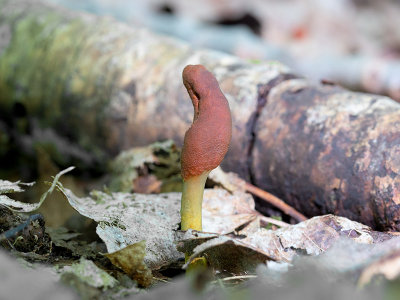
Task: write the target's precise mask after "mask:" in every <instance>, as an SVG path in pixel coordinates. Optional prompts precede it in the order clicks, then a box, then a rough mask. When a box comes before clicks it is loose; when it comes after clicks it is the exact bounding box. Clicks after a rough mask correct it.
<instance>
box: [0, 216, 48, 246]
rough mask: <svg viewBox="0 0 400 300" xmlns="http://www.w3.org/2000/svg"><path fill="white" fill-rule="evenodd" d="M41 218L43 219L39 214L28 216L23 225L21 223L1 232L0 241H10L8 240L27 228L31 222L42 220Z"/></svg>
mask: <svg viewBox="0 0 400 300" xmlns="http://www.w3.org/2000/svg"><path fill="white" fill-rule="evenodd" d="M42 218H43V217H42V215H41V214H35V215H31V216H29V218H28V219H27V220H26V221H25V222H24V223H21V224H19V225H17V226H15V227H13V228H11V229H9V230H7V231H5V232H3V233H2V234H0V241H3V240H7V239H10V238H12V237H14V236H16V235H17V234H18V233H20V232H21V231H22V230H24V229H25V228H26V227H28V226H29V224H31V222H33V221H35V220H38V219H42Z"/></svg>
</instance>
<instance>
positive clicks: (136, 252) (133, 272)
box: [105, 241, 153, 288]
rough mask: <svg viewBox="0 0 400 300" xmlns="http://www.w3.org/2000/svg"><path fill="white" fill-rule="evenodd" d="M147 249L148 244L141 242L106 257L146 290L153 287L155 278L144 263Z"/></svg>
mask: <svg viewBox="0 0 400 300" xmlns="http://www.w3.org/2000/svg"><path fill="white" fill-rule="evenodd" d="M145 249H146V242H145V241H141V242H138V243H135V244H132V245H129V246H127V247H125V248H123V249H121V250H118V251H116V252H113V253H108V254H105V256H106V257H108V259H109V260H110V261H111V263H112V264H113V265H114V266H116V267H118V268H120V269H122V270H123V271H124V272H125V273H126V274H127V275H129V276H130V277H131V278H132V279H133V280H136V282H137V283H138V284H139V285H140V286H142V287H145V288H146V287H149V286H150V285H151V283H152V279H153V276H152V274H151V271H150V269H149V268H147V266H146V264H145V263H144V261H143V260H144V257H145V255H146V250H145Z"/></svg>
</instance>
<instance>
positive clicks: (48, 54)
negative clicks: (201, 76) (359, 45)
mask: <svg viewBox="0 0 400 300" xmlns="http://www.w3.org/2000/svg"><path fill="white" fill-rule="evenodd" d="M0 33H1V36H2V39H1V42H0V114H1V120H0V125H2V124H14V123H13V122H14V121H13V116H14V115H13V114H17V115H19V114H18V112H19V111H21V110H22V111H23V110H26V116H27V118H28V119H29V122H30V123H29V124H37V123H39V126H41V127H51V128H53V129H54V130H55V131H57V132H58V133H59V134H60V135H62V136H63V137H67V138H68V139H69V140H70V141H72V142H74V143H76V145H77V147H78V148H79V149H78V150H82V149H83V150H85V151H87V152H88V153H90V155H91V156H95V157H97V158H98V159H97V161H98V162H100V163H103V164H104V163H105V161H104V160H103V159H104V157H105V155H114V154H116V153H118V152H119V151H121V150H123V149H127V148H130V147H132V146H139V145H145V144H148V143H151V142H154V141H157V140H162V139H166V138H172V139H174V140H175V141H176V142H177V143H178V144H181V143H182V141H183V136H184V132H185V131H186V130H187V128H188V127H189V126H190V124H191V123H192V119H193V108H192V104H191V101H190V99H189V97H188V95H187V93H186V91H185V89H184V87H183V84H182V78H181V74H182V70H183V68H184V67H185V66H186V65H187V64H203V65H205V66H206V67H207V68H208V69H210V70H211V71H212V72H213V73H214V74H215V76H216V77H217V79H218V81H219V83H220V86H221V89H222V91H223V92H224V94H225V95H226V97H227V99H228V101H229V105H230V108H231V111H232V119H233V132H232V143H231V146H230V149H229V151H228V154H227V156H226V158H225V160H224V162H223V167H224V169H226V170H231V171H235V172H237V173H239V175H240V176H241V177H243V178H245V179H247V180H251V181H252V182H253V183H255V184H257V185H259V186H261V187H263V188H265V189H267V190H269V191H273V192H274V193H275V194H277V195H279V196H281V197H283V199H284V200H286V201H287V202H288V203H290V204H292V205H293V206H295V207H296V208H298V209H300V210H301V211H302V212H303V213H304V214H306V215H308V216H311V215H314V214H321V213H336V214H339V215H345V216H349V217H351V218H352V219H354V220H358V221H361V222H364V223H366V224H368V225H371V226H374V227H375V228H379V229H396V230H397V229H400V225H399V224H400V223H399V221H398V220H399V217H400V210H399V208H400V206H399V203H400V200H399V199H400V188H399V186H400V171H399V170H400V160H399V159H397V156H398V155H397V153H399V150H398V145H400V137H399V134H398V132H400V123H399V122H398V121H397V120H399V119H400V104H398V103H395V102H394V101H392V100H390V99H388V98H385V97H380V96H372V95H367V94H359V93H352V92H349V91H346V90H344V89H340V88H338V87H336V86H331V85H317V86H314V85H311V84H310V83H309V82H307V81H304V80H300V81H299V80H297V79H294V78H296V76H295V75H293V74H291V71H290V70H289V69H288V68H286V67H285V66H283V65H281V64H279V63H276V62H265V63H257V64H254V63H251V62H245V61H242V60H239V59H237V58H235V57H232V56H228V55H225V54H221V53H217V52H213V51H210V50H194V49H192V48H190V47H189V46H188V45H187V44H184V43H182V42H179V41H177V40H173V39H170V38H167V37H162V36H157V35H155V34H152V33H150V32H149V31H147V30H145V29H141V28H132V27H128V26H127V25H123V24H120V23H118V22H115V21H113V20H111V19H108V18H100V17H94V16H90V15H87V14H81V13H73V12H68V11H66V10H64V9H61V8H59V7H56V6H51V5H47V4H43V3H41V2H38V1H27V0H0ZM16 112H17V113H16ZM33 119H36V123H35V122H33V123H32V120H33ZM2 122H3V123H2ZM14 125H15V124H14ZM14 125H13V126H14ZM10 126H11V125H10ZM1 130H2V127H1V126H0V137H1ZM1 141H2V140H0V142H1ZM78 150H76V151H75V150H74V151H75V152H77V151H78ZM75 152H74V153H75ZM78 152H79V151H78ZM0 153H2V151H0ZM65 163H67V162H65Z"/></svg>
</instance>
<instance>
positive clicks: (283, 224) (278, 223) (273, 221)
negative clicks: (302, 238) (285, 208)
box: [257, 212, 290, 227]
mask: <svg viewBox="0 0 400 300" xmlns="http://www.w3.org/2000/svg"><path fill="white" fill-rule="evenodd" d="M257 215H258V217H259V218H260V220H261V221H263V222H265V223H271V224H273V225H276V226H279V227H288V226H290V224H288V223H286V222H283V221H280V220H276V219H274V218H270V217H266V216H264V215H263V214H262V213H259V212H257Z"/></svg>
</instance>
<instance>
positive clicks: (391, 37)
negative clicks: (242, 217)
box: [47, 0, 400, 100]
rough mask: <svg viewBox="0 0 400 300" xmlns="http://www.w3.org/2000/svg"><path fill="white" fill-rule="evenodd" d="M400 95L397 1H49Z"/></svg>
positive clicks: (348, 84)
mask: <svg viewBox="0 0 400 300" xmlns="http://www.w3.org/2000/svg"><path fill="white" fill-rule="evenodd" d="M47 1H50V2H53V3H57V4H61V5H64V6H65V7H68V8H71V9H75V10H82V11H87V12H91V13H94V14H98V15H106V16H111V17H114V18H116V19H117V20H119V21H123V22H126V23H129V24H132V25H134V26H144V27H147V28H149V29H151V30H153V31H155V32H158V33H161V34H166V35H170V36H173V37H176V38H179V39H183V40H185V41H188V42H189V43H190V44H192V45H193V46H195V47H205V48H211V49H216V50H219V51H223V52H227V53H231V54H233V55H236V56H239V57H242V58H244V59H248V60H252V61H253V62H256V61H257V60H278V61H280V62H282V63H284V64H286V65H288V66H289V67H290V68H291V69H292V70H294V71H295V72H297V73H298V74H299V75H302V76H305V77H308V78H309V79H311V80H315V81H320V80H327V81H332V82H335V83H339V84H341V85H343V86H345V87H347V88H350V89H352V90H357V91H365V92H369V93H377V94H383V95H388V96H390V97H392V98H394V99H396V100H400V60H399V58H400V26H399V24H398V23H399V16H400V2H399V1H395V0H380V1H372V0H324V1H320V0H284V1H282V0H268V1H266V0H247V1H243V0H229V1H228V0H203V1H201V0H193V1H180V0H137V1H124V0H86V1H79V0H47Z"/></svg>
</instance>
